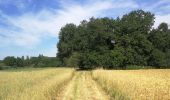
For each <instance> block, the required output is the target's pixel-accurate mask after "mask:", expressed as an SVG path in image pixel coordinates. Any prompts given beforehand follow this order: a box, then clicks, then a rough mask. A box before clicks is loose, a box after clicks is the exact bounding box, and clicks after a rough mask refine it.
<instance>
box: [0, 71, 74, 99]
mask: <svg viewBox="0 0 170 100" xmlns="http://www.w3.org/2000/svg"><path fill="white" fill-rule="evenodd" d="M33 70H34V71H33ZM33 70H28V71H22V70H21V71H1V72H0V100H49V99H52V95H55V94H56V93H55V92H56V91H57V89H58V87H59V86H60V85H61V84H62V83H64V82H65V81H67V80H69V79H71V77H72V73H73V69H68V68H48V69H38V70H35V69H33Z"/></svg>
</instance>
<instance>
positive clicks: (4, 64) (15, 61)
mask: <svg viewBox="0 0 170 100" xmlns="http://www.w3.org/2000/svg"><path fill="white" fill-rule="evenodd" d="M60 65H61V64H60V62H59V60H57V58H56V57H45V56H43V55H39V56H38V57H30V58H29V57H28V56H27V57H26V58H24V56H22V57H21V58H20V57H17V58H15V57H13V56H8V57H5V58H4V60H3V61H1V65H0V66H1V68H4V69H6V68H9V67H12V68H15V67H31V66H32V67H57V66H60Z"/></svg>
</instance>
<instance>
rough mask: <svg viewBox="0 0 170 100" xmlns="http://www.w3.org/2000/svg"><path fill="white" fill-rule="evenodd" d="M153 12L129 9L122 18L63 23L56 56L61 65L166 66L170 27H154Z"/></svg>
mask: <svg viewBox="0 0 170 100" xmlns="http://www.w3.org/2000/svg"><path fill="white" fill-rule="evenodd" d="M154 18H155V17H154V14H152V13H150V12H145V11H143V10H137V11H132V12H130V13H129V14H126V15H124V16H123V17H122V18H119V17H118V18H117V19H112V18H107V17H106V18H91V19H90V20H89V21H85V20H83V21H82V22H81V24H80V25H78V26H76V25H74V24H72V23H70V24H67V25H65V26H64V27H63V28H62V29H61V31H60V34H59V43H58V45H57V47H58V54H57V57H58V58H59V60H60V61H61V62H62V65H63V66H75V67H79V68H98V67H99V66H100V67H101V66H102V67H103V68H107V69H126V68H127V66H129V65H137V66H154V67H155V68H169V67H170V63H169V62H170V30H169V29H168V25H167V24H166V23H162V24H160V25H159V26H158V28H156V29H154V28H153V24H154Z"/></svg>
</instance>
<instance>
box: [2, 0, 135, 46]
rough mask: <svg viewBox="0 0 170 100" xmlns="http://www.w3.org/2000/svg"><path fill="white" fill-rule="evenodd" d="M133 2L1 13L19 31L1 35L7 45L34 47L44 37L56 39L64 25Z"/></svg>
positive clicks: (77, 22)
mask: <svg viewBox="0 0 170 100" xmlns="http://www.w3.org/2000/svg"><path fill="white" fill-rule="evenodd" d="M136 6H137V5H136V4H135V3H134V2H132V1H131V2H127V3H125V5H122V1H121V0H120V1H116V2H115V1H114V2H113V1H112V0H108V1H101V0H100V1H97V2H93V3H91V4H86V5H82V6H80V5H78V4H73V5H70V6H67V5H63V9H60V10H55V9H52V10H45V9H43V10H42V11H40V12H38V13H37V14H35V13H26V14H24V15H22V16H19V17H10V16H7V15H5V14H3V13H1V15H3V17H4V18H6V20H7V21H8V23H9V24H10V25H11V26H12V27H16V28H17V29H19V30H13V29H12V30H10V31H9V29H6V30H5V29H1V30H0V32H1V33H6V40H7V41H8V43H9V44H14V45H19V46H26V47H27V46H34V45H36V44H38V43H39V42H41V41H42V40H43V38H45V37H57V34H58V33H59V30H60V28H61V27H62V26H64V25H65V24H66V23H75V24H79V22H80V21H81V20H83V19H88V18H90V17H92V16H94V17H97V16H100V15H102V14H103V13H102V11H104V10H109V9H113V8H126V7H136Z"/></svg>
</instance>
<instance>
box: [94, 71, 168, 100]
mask: <svg viewBox="0 0 170 100" xmlns="http://www.w3.org/2000/svg"><path fill="white" fill-rule="evenodd" d="M92 75H93V78H94V79H95V80H96V81H97V82H99V84H100V85H101V86H102V87H103V88H104V89H105V90H106V91H107V92H108V93H109V94H110V95H111V96H112V97H114V98H115V99H130V100H170V69H164V70H163V69H160V70H156V69H153V70H102V69H101V70H95V71H93V73H92Z"/></svg>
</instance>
